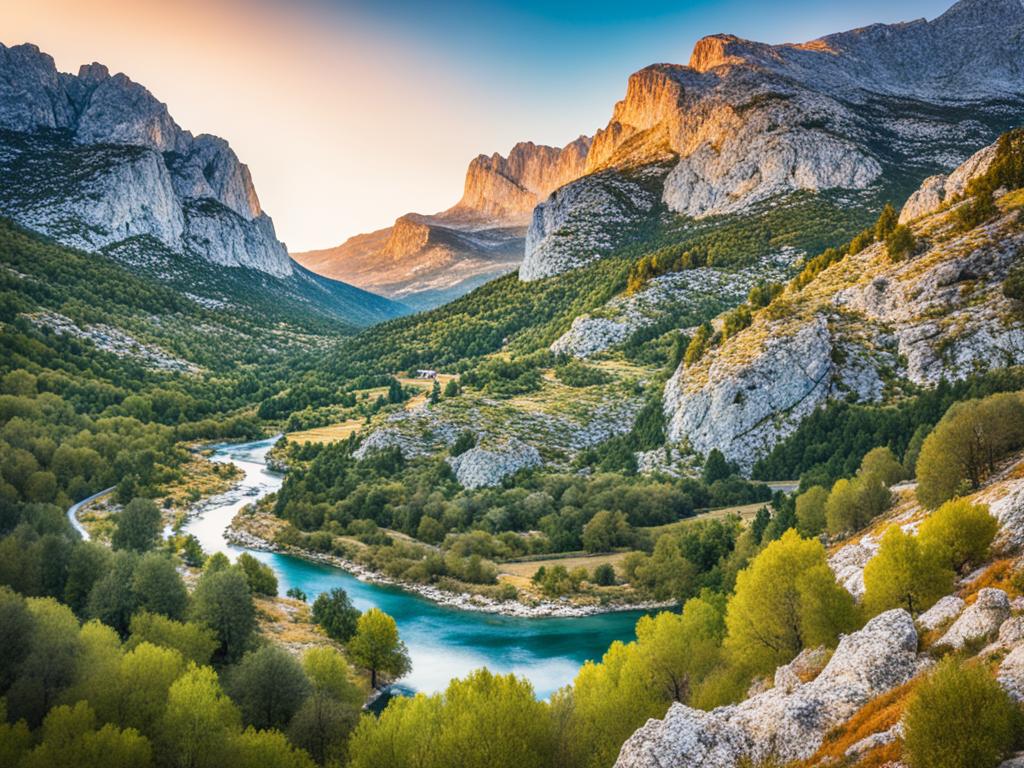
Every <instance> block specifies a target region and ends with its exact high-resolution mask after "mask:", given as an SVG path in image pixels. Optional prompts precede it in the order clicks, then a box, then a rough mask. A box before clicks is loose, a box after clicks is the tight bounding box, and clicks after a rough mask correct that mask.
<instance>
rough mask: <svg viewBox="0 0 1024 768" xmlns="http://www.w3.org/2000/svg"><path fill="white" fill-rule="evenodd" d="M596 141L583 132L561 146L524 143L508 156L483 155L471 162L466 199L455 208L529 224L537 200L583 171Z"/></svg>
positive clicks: (464, 193)
mask: <svg viewBox="0 0 1024 768" xmlns="http://www.w3.org/2000/svg"><path fill="white" fill-rule="evenodd" d="M590 141H591V140H590V138H589V137H586V136H580V137H579V138H578V139H576V140H575V141H573V142H572V143H570V144H567V145H566V146H564V147H561V148H559V147H547V146H543V145H541V146H538V145H536V144H534V143H533V142H521V143H519V144H516V145H515V146H514V147H513V148H512V151H511V152H509V153H508V157H503V156H502V155H499V154H497V153H495V154H493V155H490V156H488V155H480V156H479V157H477V158H476V159H474V160H473V161H472V162H471V163H470V164H469V168H468V169H467V171H466V184H465V191H464V192H463V195H462V199H461V200H460V201H459V203H458V205H456V206H455V208H454V209H452V211H451V212H450V213H463V212H464V213H466V214H478V215H482V216H485V217H490V218H495V219H501V220H503V221H507V222H510V223H511V222H516V221H518V222H521V223H525V221H526V220H527V219H528V217H529V215H530V213H531V212H532V211H533V209H534V207H535V206H536V205H537V203H539V202H542V201H543V200H545V199H546V198H547V196H548V195H550V194H551V193H552V192H553V191H554V190H556V189H558V187H561V186H562V185H563V184H568V183H569V182H570V181H574V180H575V179H578V178H579V177H580V176H582V175H583V173H584V170H585V168H586V164H587V153H588V151H589V149H590Z"/></svg>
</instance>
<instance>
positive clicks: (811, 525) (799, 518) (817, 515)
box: [796, 485, 828, 536]
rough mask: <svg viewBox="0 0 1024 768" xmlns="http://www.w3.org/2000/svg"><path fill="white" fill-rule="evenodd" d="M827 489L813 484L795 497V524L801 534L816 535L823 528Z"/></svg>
mask: <svg viewBox="0 0 1024 768" xmlns="http://www.w3.org/2000/svg"><path fill="white" fill-rule="evenodd" d="M827 501H828V491H827V490H825V489H824V488H822V487H821V486H820V485H814V486H811V487H810V488H808V489H807V490H806V491H804V492H803V493H801V494H800V495H799V496H797V497H796V525H797V530H798V531H799V532H800V534H801V535H802V536H817V535H819V534H820V533H821V532H822V531H824V530H825V523H826V519H825V503H826V502H827Z"/></svg>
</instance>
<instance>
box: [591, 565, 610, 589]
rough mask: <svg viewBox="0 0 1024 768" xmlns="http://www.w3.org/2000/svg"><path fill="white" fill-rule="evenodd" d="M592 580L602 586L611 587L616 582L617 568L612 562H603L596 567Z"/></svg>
mask: <svg viewBox="0 0 1024 768" xmlns="http://www.w3.org/2000/svg"><path fill="white" fill-rule="evenodd" d="M591 580H592V581H593V582H594V583H595V584H597V585H598V586H601V587H610V586H612V585H613V584H614V583H615V568H614V567H613V566H612V565H611V563H601V565H599V566H597V568H595V569H594V575H593V576H592V577H591Z"/></svg>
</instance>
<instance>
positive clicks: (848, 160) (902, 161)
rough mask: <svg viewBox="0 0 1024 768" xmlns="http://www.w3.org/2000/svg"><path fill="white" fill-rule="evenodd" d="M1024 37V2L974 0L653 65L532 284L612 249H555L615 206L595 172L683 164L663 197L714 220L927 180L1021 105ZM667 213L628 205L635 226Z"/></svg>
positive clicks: (535, 233)
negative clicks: (894, 178)
mask: <svg viewBox="0 0 1024 768" xmlns="http://www.w3.org/2000/svg"><path fill="white" fill-rule="evenodd" d="M1022 34H1024V5H1022V3H1021V1H1020V0H963V1H962V2H960V3H957V4H956V5H955V6H953V7H952V8H951V9H950V10H949V11H947V12H946V13H945V14H943V15H942V16H940V17H939V18H937V19H935V20H934V21H931V22H927V21H924V20H919V21H914V22H909V23H905V24H893V25H882V24H877V25H873V26H870V27H865V28H862V29H856V30H852V31H849V32H842V33H839V34H835V35H830V36H828V37H824V38H821V39H819V40H814V41H811V42H809V43H804V44H801V45H766V44H763V43H756V42H751V41H748V40H742V39H740V38H737V37H734V36H730V35H715V36H712V37H708V38H704V39H703V40H701V41H699V42H698V43H697V45H696V47H695V48H694V51H693V55H692V56H691V59H690V63H689V65H688V66H683V65H677V64H655V65H653V66H650V67H647V68H645V69H643V70H640V71H639V72H637V73H635V74H634V75H632V76H631V77H630V79H629V83H628V86H627V89H626V95H625V98H624V99H623V100H622V101H620V102H618V103H617V104H616V105H615V108H614V110H613V113H612V118H611V120H610V121H609V123H608V125H607V126H606V127H605V128H604V129H602V130H600V131H598V132H597V134H596V135H595V136H594V139H593V142H592V143H591V146H590V151H589V152H588V154H587V162H586V173H587V174H588V175H587V176H584V177H583V178H581V179H580V180H578V181H576V182H573V183H571V184H570V185H569V186H568V187H566V188H563V189H561V190H559V192H558V194H557V195H556V196H552V198H551V199H550V200H549V201H548V202H547V203H542V204H541V209H540V210H539V211H538V212H537V213H535V214H534V217H533V220H532V225H531V228H530V233H529V235H528V238H527V245H526V254H525V259H524V262H523V266H522V268H521V270H520V277H521V278H522V279H524V280H531V279H536V278H539V277H544V276H547V275H550V274H557V273H558V272H560V271H564V270H565V269H571V268H574V267H576V266H579V265H580V264H583V263H587V262H589V261H592V260H593V259H595V258H600V257H601V256H603V255H606V254H608V253H609V252H610V251H611V250H612V249H613V248H614V247H615V245H616V243H610V244H609V243H599V242H596V241H593V239H591V240H589V241H588V240H585V239H584V240H581V242H580V244H579V247H578V248H575V249H573V250H572V253H571V256H572V258H567V257H566V249H565V248H564V247H561V245H564V243H563V244H560V246H559V247H552V246H553V241H557V240H559V239H560V238H559V237H558V236H557V233H559V232H560V231H561V229H564V224H563V222H566V221H571V220H573V219H576V221H575V222H574V224H573V226H577V227H580V228H582V229H587V228H594V227H597V226H599V221H598V220H599V219H600V217H601V216H604V215H606V213H607V209H608V206H594V205H593V203H592V195H589V194H574V193H573V192H572V191H571V190H572V188H573V187H575V186H581V185H586V184H590V181H589V179H590V174H596V173H599V172H604V173H607V172H609V171H610V170H617V171H620V172H624V173H626V174H627V175H634V174H635V173H636V171H637V169H639V168H644V167H648V168H649V167H651V166H654V165H663V164H665V163H666V162H667V160H666V159H667V158H670V162H669V167H668V169H667V172H666V173H664V174H663V175H662V176H661V177H660V185H659V186H658V188H657V194H658V196H659V198H660V199H659V202H660V203H661V204H662V205H663V206H664V209H665V210H666V211H667V212H669V213H678V214H682V215H684V216H690V217H694V218H702V217H706V216H712V215H721V214H741V213H743V212H745V211H746V210H748V209H749V208H750V207H751V206H752V205H755V204H757V203H762V202H764V201H768V200H774V199H777V198H779V197H781V196H783V195H786V194H788V193H791V192H794V191H807V192H812V193H819V192H823V191H827V190H865V189H870V188H872V187H873V186H874V185H878V184H880V183H882V182H883V181H884V180H885V179H886V178H887V172H888V171H890V170H891V171H892V172H893V174H895V175H899V174H900V173H905V172H907V171H908V170H909V172H910V173H913V174H917V173H919V174H920V175H919V176H918V178H924V177H925V176H926V175H928V174H927V172H924V173H922V172H921V171H920V170H918V169H935V170H933V171H932V173H934V172H935V171H938V170H943V171H945V170H948V169H950V168H953V167H955V166H956V165H958V164H959V163H960V162H962V161H963V160H964V159H965V157H966V156H967V155H969V154H970V153H971V152H973V151H975V150H977V149H978V148H979V147H982V146H984V145H985V144H988V143H990V142H991V141H992V140H993V139H994V138H995V136H996V135H997V134H998V133H999V132H1000V131H1001V130H1002V129H1005V128H1007V127H1010V125H1011V124H1013V123H1014V121H1015V119H1014V117H1013V116H1014V115H1016V116H1017V118H1016V119H1019V117H1020V116H1021V115H1022V114H1024V46H1022V45H1021V44H1020V40H1021V35H1022ZM893 174H888V176H891V175H893ZM929 194H937V191H936V190H933V191H932V193H929ZM567 200H568V201H573V200H579V203H578V204H573V203H572V202H570V207H572V208H574V209H576V210H578V211H579V213H578V214H574V213H573V211H570V210H566V208H567V206H566V201H567ZM552 207H555V208H556V210H555V211H554V212H552V211H549V210H547V209H549V208H552ZM657 210H658V209H651V210H643V209H639V210H635V211H630V212H627V213H626V215H627V216H628V218H629V222H628V223H629V224H636V223H638V222H641V221H643V220H645V219H646V218H648V217H650V216H651V215H652V213H653V212H655V211H657ZM614 213H615V215H622V214H623V211H622V210H616V211H615V212H614ZM583 220H588V221H589V220H594V221H593V222H591V223H584V221H583Z"/></svg>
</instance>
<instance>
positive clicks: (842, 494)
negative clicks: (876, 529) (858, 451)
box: [825, 474, 892, 535]
mask: <svg viewBox="0 0 1024 768" xmlns="http://www.w3.org/2000/svg"><path fill="white" fill-rule="evenodd" d="M891 503H892V494H891V493H890V492H889V489H888V488H887V487H886V485H885V483H884V482H883V481H882V479H881V478H880V477H878V476H877V475H873V474H870V475H858V476H857V477H855V478H853V479H852V480H846V479H842V480H837V481H836V483H835V485H833V486H832V492H831V493H830V494H829V495H828V501H827V502H826V504H825V518H826V520H827V523H828V532H829V533H830V534H832V535H838V534H842V533H852V532H855V531H859V530H861V529H862V528H864V527H865V526H867V525H868V523H870V522H871V521H872V520H874V519H875V518H876V517H878V515H880V514H882V513H883V512H884V511H885V510H887V509H888V508H889V505H890V504H891Z"/></svg>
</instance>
